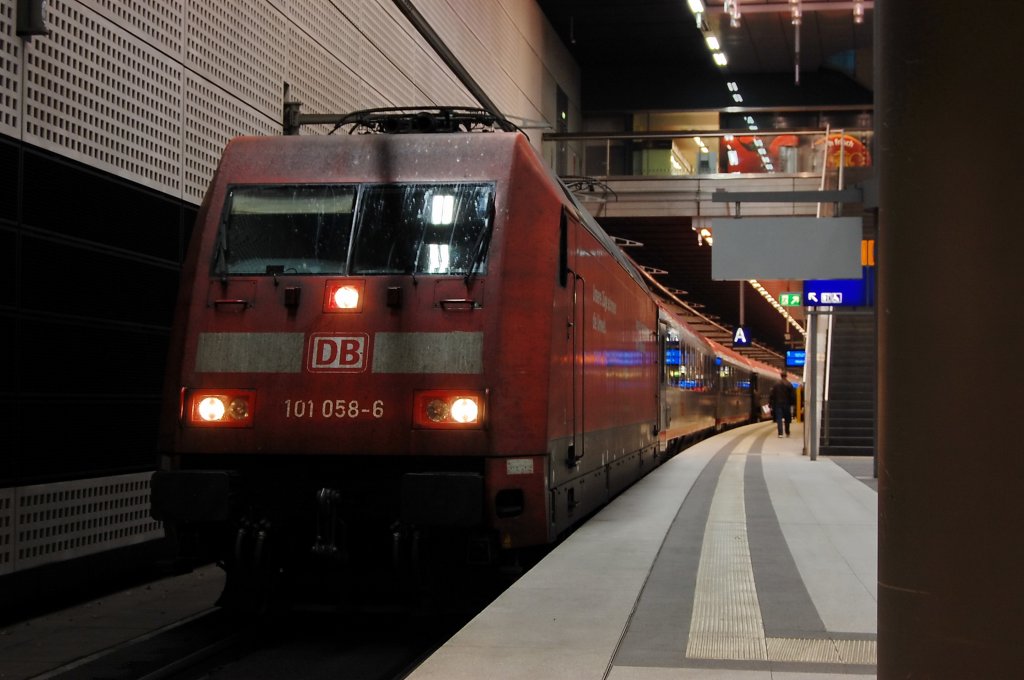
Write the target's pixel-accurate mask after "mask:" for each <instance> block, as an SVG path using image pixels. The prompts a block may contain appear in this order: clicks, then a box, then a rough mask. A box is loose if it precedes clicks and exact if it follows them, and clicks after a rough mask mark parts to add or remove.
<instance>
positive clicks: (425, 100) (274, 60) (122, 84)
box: [0, 0, 544, 203]
mask: <svg viewBox="0 0 1024 680" xmlns="http://www.w3.org/2000/svg"><path fill="white" fill-rule="evenodd" d="M16 4H17V0H0V40H2V43H3V44H2V50H0V133H3V134H8V135H10V136H12V137H20V138H21V139H24V140H25V141H26V142H28V143H31V144H34V145H38V146H41V147H43V148H46V149H48V150H50V151H54V152H56V153H59V154H63V155H66V156H69V157H71V158H74V159H75V160H78V161H82V162H85V163H88V164H90V165H93V166H95V167H98V168H100V169H102V170H105V171H108V172H113V173H115V174H117V175H119V176H121V177H124V178H126V179H130V180H132V181H137V182H140V183H142V184H145V185H146V186H148V187H151V188H155V189H158V190H160V191H164V192H166V193H168V194H171V195H173V196H175V197H178V198H184V199H186V200H188V201H190V202H192V203H199V202H200V201H201V199H202V194H203V191H204V190H205V187H206V184H207V182H208V180H209V178H210V176H211V175H212V173H213V170H214V169H215V167H216V160H217V158H218V156H219V154H220V152H221V150H222V149H223V147H224V145H225V143H226V142H227V140H228V139H229V138H231V137H234V136H236V135H248V134H276V133H278V132H279V131H280V121H281V115H282V107H283V102H284V98H285V93H286V91H287V92H288V93H289V96H291V97H292V98H294V99H297V100H299V101H301V102H302V103H303V110H304V111H306V112H311V113H328V112H346V111H352V110H355V109H362V108H370V107H376V106H396V105H406V106H419V105H429V104H454V105H469V106H474V105H477V104H476V102H475V101H474V100H473V98H472V97H471V96H470V95H469V93H468V92H467V90H466V89H465V88H464V87H463V86H462V85H461V83H459V82H458V80H457V79H456V78H455V77H454V76H453V75H452V74H451V72H450V71H449V70H448V68H447V67H445V66H444V64H443V63H442V61H441V59H440V58H439V57H438V56H437V55H436V54H435V53H434V51H433V50H432V49H431V48H430V47H429V46H428V45H427V44H426V41H425V40H424V39H423V38H422V37H421V36H420V35H419V33H418V32H417V31H416V30H415V29H414V28H413V27H412V26H411V24H410V23H409V22H408V20H406V19H405V17H404V16H402V15H401V12H399V10H398V9H397V8H396V7H395V6H394V3H393V2H391V1H390V0H337V1H336V2H330V3H328V2H288V1H287V0H249V1H248V2H246V3H245V5H244V11H241V10H240V9H239V6H238V5H237V4H236V3H230V2H218V1H216V0H51V1H50V2H49V3H48V13H49V14H48V16H49V25H50V33H49V34H48V35H43V36H34V37H33V38H32V39H31V40H22V39H21V38H18V37H17V36H16V35H15V34H14V23H15V21H14V17H15V14H14V11H15V5H16ZM528 4H531V3H529V2H528V1H527V0H501V1H500V2H499V1H495V2H488V3H479V2H470V1H468V0H458V1H457V2H455V1H452V2H422V1H421V2H420V3H419V7H418V9H419V10H420V11H421V12H422V13H423V14H424V16H425V17H426V18H427V20H428V21H429V22H430V23H431V25H432V26H433V27H434V28H435V30H436V31H437V32H438V33H439V34H440V35H441V36H442V37H443V39H444V40H445V41H446V42H447V43H448V44H449V46H450V47H451V49H452V51H453V52H454V53H455V54H456V56H457V57H458V58H459V59H460V60H461V61H462V62H463V63H464V64H466V65H468V67H469V68H470V70H471V71H472V74H473V76H474V78H475V79H476V80H477V82H478V83H479V84H480V85H481V87H483V89H484V90H485V91H486V92H488V94H489V96H490V97H491V99H492V100H494V101H495V102H496V103H497V104H498V106H499V107H501V108H502V110H503V111H504V112H506V113H508V114H509V115H512V116H514V117H515V116H521V117H526V118H537V117H539V113H538V112H539V110H540V108H541V104H540V103H541V102H542V101H543V100H544V97H543V93H542V92H539V91H538V92H523V91H521V88H520V87H519V86H517V85H516V81H517V79H518V78H519V76H521V75H522V74H521V73H517V72H516V67H515V64H516V62H517V61H518V60H520V58H527V60H528V61H529V60H530V58H534V57H535V56H536V55H535V52H534V51H533V49H532V48H531V47H530V46H529V44H530V42H531V41H532V40H533V38H536V36H532V37H530V36H524V35H523V31H536V30H537V29H536V26H535V23H534V21H532V18H533V17H530V18H529V19H525V20H524V19H523V18H522V17H523V16H525V15H529V12H530V11H531V10H530V9H529V8H526V7H524V5H528ZM506 5H508V6H510V7H513V8H514V9H515V12H514V15H515V16H517V17H519V19H514V18H513V16H512V14H510V10H509V9H507V8H506ZM532 11H535V12H539V10H536V9H535V8H534V9H533V10H532ZM517 20H518V21H520V22H521V23H525V24H526V25H525V26H517V25H516V24H515V22H516V21H517ZM535 84H536V83H530V85H531V86H535ZM22 110H24V114H23V115H22V114H19V111H22ZM317 132H321V133H322V132H324V129H321V130H315V129H310V130H306V131H305V133H306V134H315V133H317Z"/></svg>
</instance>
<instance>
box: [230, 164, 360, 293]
mask: <svg viewBox="0 0 1024 680" xmlns="http://www.w3.org/2000/svg"><path fill="white" fill-rule="evenodd" d="M355 193H356V189H355V187H354V186H351V185H340V184H330V185H327V184H325V185H291V184H289V185H280V184H278V185H268V186H234V187H231V188H230V189H229V192H228V200H227V206H226V213H225V217H224V227H223V229H222V231H221V235H220V242H219V244H218V245H219V248H218V249H217V253H216V257H215V261H214V269H215V270H216V271H218V272H222V271H223V272H225V273H227V274H343V273H345V261H346V260H347V258H348V244H349V238H350V236H351V233H352V206H353V204H354V202H355V201H354V199H355Z"/></svg>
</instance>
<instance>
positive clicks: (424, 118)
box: [283, 102, 522, 135]
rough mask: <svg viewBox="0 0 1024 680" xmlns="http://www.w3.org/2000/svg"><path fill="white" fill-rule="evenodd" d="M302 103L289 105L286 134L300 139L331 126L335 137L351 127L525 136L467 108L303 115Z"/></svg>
mask: <svg viewBox="0 0 1024 680" xmlns="http://www.w3.org/2000/svg"><path fill="white" fill-rule="evenodd" d="M301 106H302V104H301V103H300V102H287V103H286V104H285V109H284V123H283V131H284V134H286V135H297V134H299V130H300V129H301V128H302V126H303V125H332V126H333V127H332V128H331V131H330V132H328V133H327V134H333V133H334V132H336V131H338V130H340V129H341V128H343V127H345V126H351V127H350V129H349V130H348V133H349V134H353V133H355V132H359V133H362V134H408V133H432V132H437V133H443V132H495V131H496V130H502V131H504V132H522V130H521V129H520V128H519V127H518V126H517V125H516V124H515V123H512V122H511V121H509V120H508V119H506V118H505V117H503V116H500V115H498V114H495V113H493V112H491V111H488V110H486V109H481V108H472V107H464V106H392V107H384V108H376V109H362V110H359V111H350V112H349V113H300V112H299V109H300V107H301Z"/></svg>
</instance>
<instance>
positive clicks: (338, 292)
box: [324, 279, 363, 313]
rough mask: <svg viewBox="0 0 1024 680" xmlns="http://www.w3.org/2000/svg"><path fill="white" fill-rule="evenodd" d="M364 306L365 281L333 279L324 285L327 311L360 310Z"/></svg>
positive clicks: (325, 309)
mask: <svg viewBox="0 0 1024 680" xmlns="http://www.w3.org/2000/svg"><path fill="white" fill-rule="evenodd" d="M362 308H363V281H361V280H352V279H344V280H339V279H332V280H330V281H328V282H327V283H326V285H325V287H324V311H325V312H334V313H337V312H349V313H351V312H358V311H360V310H361V309H362Z"/></svg>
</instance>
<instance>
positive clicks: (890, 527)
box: [875, 0, 1024, 679]
mask: <svg viewBox="0 0 1024 680" xmlns="http://www.w3.org/2000/svg"><path fill="white" fill-rule="evenodd" d="M875 22H876V25H875V31H876V33H875V35H876V47H877V49H876V64H875V72H876V76H877V78H876V129H877V132H878V134H877V137H876V159H877V161H878V163H877V168H876V171H877V177H878V179H879V187H878V188H879V204H880V210H879V237H878V246H879V251H878V275H879V296H878V305H879V306H878V328H879V394H878V412H879V424H878V427H879V437H878V442H879V443H878V448H879V451H878V453H879V494H878V502H879V522H878V524H879V526H878V529H879V535H878V540H879V564H878V579H879V583H878V677H879V678H882V679H890V678H892V679H895V678H900V679H902V678H1009V677H1021V673H1024V427H1022V426H1021V425H1022V424H1024V410H1022V409H1024V370H1022V365H1024V351H1022V350H1024V331H1022V330H1021V327H1022V325H1024V323H1022V319H1024V280H1022V272H1024V236H1022V235H1024V214H1022V213H1024V98H1022V96H1021V95H1020V92H1021V88H1022V87H1024V32H1022V31H1024V2H1018V1H1016V0H1001V1H991V2H979V3H974V2H970V3H969V2H942V3H936V2H921V1H917V2H911V1H907V0H880V1H878V2H876V3H875Z"/></svg>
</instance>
